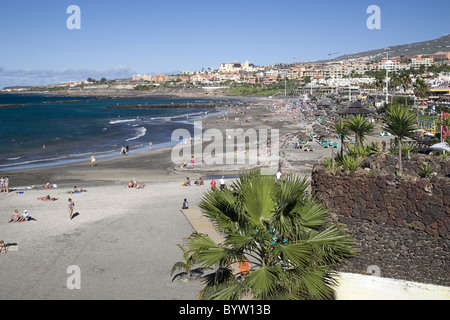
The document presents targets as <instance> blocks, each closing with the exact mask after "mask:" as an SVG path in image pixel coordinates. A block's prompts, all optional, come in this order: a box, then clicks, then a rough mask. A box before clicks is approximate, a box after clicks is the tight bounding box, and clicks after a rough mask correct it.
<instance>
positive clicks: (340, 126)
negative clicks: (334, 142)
mask: <svg viewBox="0 0 450 320" xmlns="http://www.w3.org/2000/svg"><path fill="white" fill-rule="evenodd" d="M334 130H335V131H336V134H337V135H338V136H339V138H340V139H341V157H343V156H344V139H345V138H347V136H348V134H349V133H350V130H349V129H348V127H347V124H346V123H345V121H344V119H342V118H340V119H339V120H338V121H336V122H335V124H334Z"/></svg>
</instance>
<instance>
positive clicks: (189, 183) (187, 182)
mask: <svg viewBox="0 0 450 320" xmlns="http://www.w3.org/2000/svg"><path fill="white" fill-rule="evenodd" d="M182 185H183V186H185V187H188V186H190V185H191V180H189V177H187V178H186V181H185V182H183V184H182Z"/></svg>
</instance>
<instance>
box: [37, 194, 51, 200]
mask: <svg viewBox="0 0 450 320" xmlns="http://www.w3.org/2000/svg"><path fill="white" fill-rule="evenodd" d="M37 199H38V200H42V201H50V200H51V198H50V195H47V196H45V197H41V198H37Z"/></svg>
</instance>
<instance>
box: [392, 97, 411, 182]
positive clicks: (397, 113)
mask: <svg viewBox="0 0 450 320" xmlns="http://www.w3.org/2000/svg"><path fill="white" fill-rule="evenodd" d="M384 123H385V125H386V131H388V132H389V133H391V134H393V135H394V136H396V137H397V147H398V162H399V175H402V139H404V138H406V137H409V136H411V135H412V134H413V133H414V130H415V129H416V126H415V115H414V114H413V113H412V112H410V111H409V108H407V107H404V106H401V105H393V106H391V107H390V108H389V109H388V110H387V112H386V117H385V119H384Z"/></svg>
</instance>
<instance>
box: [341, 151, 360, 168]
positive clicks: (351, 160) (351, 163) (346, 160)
mask: <svg viewBox="0 0 450 320" xmlns="http://www.w3.org/2000/svg"><path fill="white" fill-rule="evenodd" d="M342 167H343V168H344V170H345V171H349V172H350V171H356V170H357V169H358V167H359V165H358V159H357V158H356V157H353V156H349V155H346V156H345V157H343V158H342Z"/></svg>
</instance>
